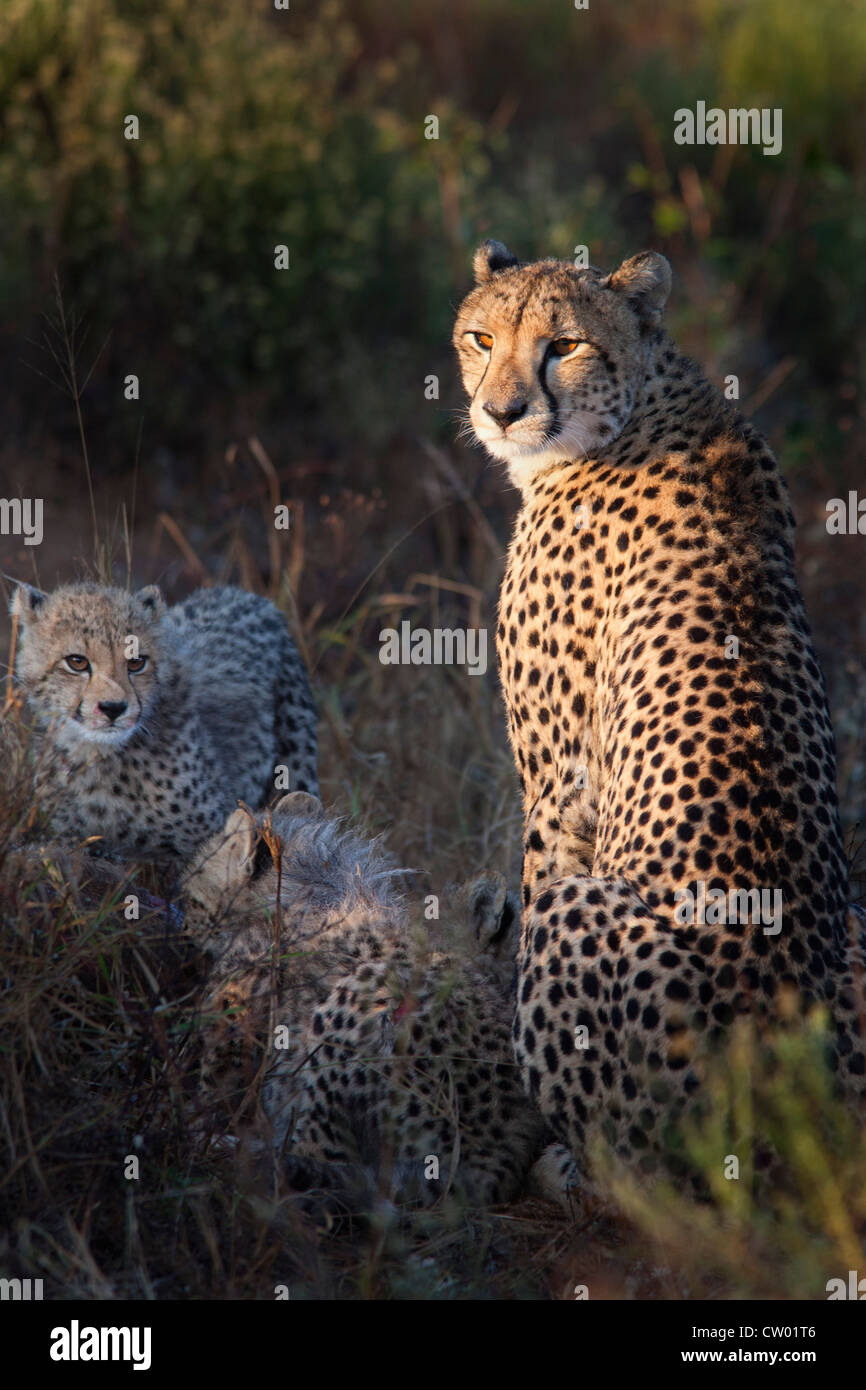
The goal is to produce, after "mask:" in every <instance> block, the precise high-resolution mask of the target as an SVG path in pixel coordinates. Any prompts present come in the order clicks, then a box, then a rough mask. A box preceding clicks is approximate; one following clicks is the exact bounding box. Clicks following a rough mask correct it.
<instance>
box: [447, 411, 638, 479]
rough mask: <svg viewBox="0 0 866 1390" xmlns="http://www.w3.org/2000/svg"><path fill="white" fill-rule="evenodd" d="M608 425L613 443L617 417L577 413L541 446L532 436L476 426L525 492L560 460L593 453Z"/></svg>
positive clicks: (606, 441)
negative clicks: (517, 436)
mask: <svg viewBox="0 0 866 1390" xmlns="http://www.w3.org/2000/svg"><path fill="white" fill-rule="evenodd" d="M474 423H475V422H474V421H473V425H474ZM605 426H607V427H609V428H610V429H611V432H610V433H609V434H607V435H606V436H605V439H604V442H605V443H606V444H609V443H610V442H611V441H612V440H613V439H614V438H615V434H614V432H613V431H614V430H615V431H616V433H619V429H618V428H617V425H616V424H615V423H614V421H613V420H611V419H610V418H609V417H608V418H605V417H601V418H600V417H599V416H598V415H591V414H589V413H585V414H583V415H576V416H573V417H572V418H571V419H570V420H569V422H568V424H567V425H566V426H565V428H564V429H563V430H562V431H561V433H560V434H558V435H557V436H556V438H555V439H554V440H552V441H551V442H550V444H548V445H547V446H544V445H542V447H540V448H537V447H535V446H534V445H533V444H532V442H531V441H529V440H527V441H526V442H525V443H521V442H520V440H519V439H515V438H511V437H510V436H505V435H502V434H494V433H493V432H492V431H491V430H489V429H487V428H486V427H485V426H482V428H480V429H479V428H477V427H476V430H475V433H476V437H477V438H478V440H479V441H480V443H482V444H483V445H484V447H485V449H486V450H487V452H488V453H489V454H492V456H493V457H494V458H495V459H499V460H501V462H503V463H507V464H508V475H509V477H510V479H511V481H512V483H513V484H514V486H515V487H518V488H520V490H521V491H522V492H523V491H525V490H526V488H528V487H529V486H530V485H531V484H532V483H533V481H534V480H535V479H536V478H537V477H538V475H539V474H540V473H546V472H547V471H548V469H551V468H556V467H557V465H558V464H562V463H571V462H572V461H573V460H575V459H584V458H590V457H592V453H593V451H594V450H595V449H597V448H598V447H599V446H600V444H601V442H602V441H601V439H600V437H599V436H600V433H601V431H602V430H603V429H604V427H605Z"/></svg>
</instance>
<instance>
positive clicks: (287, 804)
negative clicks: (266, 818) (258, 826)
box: [273, 792, 325, 820]
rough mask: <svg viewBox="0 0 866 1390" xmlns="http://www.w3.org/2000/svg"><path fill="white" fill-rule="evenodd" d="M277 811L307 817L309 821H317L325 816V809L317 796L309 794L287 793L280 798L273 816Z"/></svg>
mask: <svg viewBox="0 0 866 1390" xmlns="http://www.w3.org/2000/svg"><path fill="white" fill-rule="evenodd" d="M277 811H280V812H282V813H283V814H284V815H290V816H307V817H309V818H310V819H315V820H318V819H319V817H320V816H323V815H324V814H325V808H324V807H323V805H322V803H321V801H320V800H319V798H318V797H317V796H313V794H312V793H311V792H287V793H286V795H285V796H281V797H280V799H279V801H278V802H277V804H276V806H275V807H274V811H273V813H274V815H276V813H277Z"/></svg>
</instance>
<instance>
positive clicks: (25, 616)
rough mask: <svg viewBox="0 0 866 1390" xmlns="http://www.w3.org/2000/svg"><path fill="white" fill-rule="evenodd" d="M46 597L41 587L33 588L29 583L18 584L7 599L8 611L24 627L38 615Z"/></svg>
mask: <svg viewBox="0 0 866 1390" xmlns="http://www.w3.org/2000/svg"><path fill="white" fill-rule="evenodd" d="M47 597H48V595H47V594H43V593H42V591H41V589H34V588H32V587H31V585H29V584H19V585H18V586H17V588H16V589H15V592H14V593H13V595H12V597H11V599H10V600H9V612H10V613H11V614H12V617H13V618H17V619H18V623H19V626H20V627H24V626H26V624H27V623H28V622H32V620H33V619H34V618H36V617H38V615H39V610H40V609H41V608H42V607H43V605H44V603H45V600H46V598H47Z"/></svg>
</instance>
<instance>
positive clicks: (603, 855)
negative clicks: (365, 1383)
mask: <svg viewBox="0 0 866 1390" xmlns="http://www.w3.org/2000/svg"><path fill="white" fill-rule="evenodd" d="M474 265H475V274H476V287H475V288H474V289H473V290H472V291H471V292H470V294H469V295H468V296H467V298H466V299H465V300H464V302H463V304H462V305H461V307H460V310H459V313H458V317H457V322H456V327H455V331H454V343H455V347H456V349H457V352H458V354H459V359H460V365H461V369H462V375H463V381H464V384H465V387H466V390H467V392H468V393H469V395H470V397H471V405H470V409H469V417H470V420H471V422H472V425H473V427H474V430H475V433H476V435H477V437H478V439H479V440H481V441H482V442H483V443H484V444H485V445H486V447H487V449H488V450H489V452H490V453H491V454H493V456H494V457H496V458H499V459H502V460H504V461H505V462H506V463H507V465H508V468H509V471H510V475H511V478H512V480H513V482H514V483H515V484H516V485H517V486H518V487H519V488H520V490H521V493H522V507H521V510H520V512H519V515H518V517H517V521H516V525H515V529H514V535H513V539H512V543H511V548H510V551H509V556H508V565H507V571H506V574H505V578H504V582H503V586H502V592H501V599H500V609H499V623H498V653H499V662H500V670H501V679H502V684H503V688H504V694H505V703H506V707H507V714H508V725H509V733H510V739H511V743H512V746H513V750H514V754H515V757H516V761H517V766H518V771H519V774H520V779H521V783H522V788H523V803H524V814H525V839H524V863H523V903H524V917H523V930H522V938H521V945H520V951H519V956H518V976H519V979H518V1001H517V1008H516V1016H515V1021H514V1042H515V1048H516V1052H517V1057H518V1060H519V1063H520V1066H521V1069H522V1073H523V1076H524V1080H525V1084H526V1086H527V1088H528V1091H529V1093H530V1095H531V1096H533V1097H534V1098H536V1099H537V1101H538V1103H539V1104H540V1106H541V1109H542V1111H543V1112H544V1114H545V1116H546V1118H547V1120H548V1121H549V1123H550V1125H551V1127H552V1129H553V1131H554V1133H555V1135H556V1136H557V1137H558V1138H559V1139H560V1140H561V1141H562V1144H563V1145H564V1146H565V1149H567V1150H568V1151H570V1153H571V1154H573V1155H575V1156H576V1157H577V1159H578V1167H577V1170H574V1169H569V1165H568V1162H567V1160H565V1159H564V1158H563V1161H562V1163H561V1164H560V1163H559V1159H560V1158H562V1157H563V1154H564V1152H565V1149H558V1150H556V1151H555V1152H554V1153H553V1154H549V1155H548V1156H547V1159H546V1162H545V1164H544V1165H543V1166H542V1169H541V1170H540V1171H539V1173H538V1177H539V1179H540V1180H541V1181H542V1182H545V1181H547V1182H550V1181H551V1179H553V1180H556V1181H558V1180H559V1178H560V1175H561V1176H562V1178H563V1179H565V1176H566V1174H568V1180H569V1181H573V1180H574V1179H575V1176H576V1173H579V1171H580V1159H581V1158H584V1159H585V1155H586V1152H587V1147H588V1145H589V1143H590V1140H591V1139H592V1138H593V1137H594V1136H595V1135H596V1134H597V1133H599V1132H600V1133H603V1134H604V1135H605V1136H606V1138H607V1139H608V1141H609V1142H610V1143H611V1145H612V1147H613V1149H614V1151H615V1153H616V1154H617V1155H618V1156H619V1157H620V1159H622V1160H623V1161H625V1162H626V1163H627V1164H629V1165H630V1166H631V1167H632V1168H633V1169H636V1170H637V1171H638V1172H641V1173H645V1174H651V1173H653V1172H655V1171H656V1170H657V1169H658V1167H659V1161H660V1156H661V1154H662V1153H663V1152H664V1148H665V1145H664V1130H665V1128H666V1126H667V1124H668V1122H669V1121H670V1120H671V1118H673V1117H675V1116H676V1115H677V1114H678V1113H679V1112H680V1111H681V1109H682V1108H683V1106H684V1105H685V1104H686V1102H687V1098H688V1097H689V1096H690V1094H691V1093H692V1092H693V1091H694V1090H696V1088H697V1087H698V1086H699V1081H700V1066H699V1058H698V1053H699V1048H700V1043H701V1040H702V1039H707V1040H712V1039H715V1038H716V1037H717V1036H718V1035H719V1033H720V1031H721V1030H722V1029H724V1028H725V1027H726V1026H727V1025H728V1024H730V1022H731V1021H732V1020H733V1019H734V1018H735V1016H736V1015H738V1014H740V1013H744V1012H748V1011H752V1010H754V1011H757V1012H760V1013H763V1014H764V1015H768V1014H772V1013H773V1012H774V1011H775V1010H776V1009H777V1005H778V1001H779V999H780V997H781V995H782V994H783V993H784V990H783V986H785V985H790V986H794V987H795V988H796V989H797V990H798V991H799V992H800V996H801V997H802V998H804V999H806V1000H820V1001H822V1002H824V1003H825V1004H826V1005H827V1006H828V1008H829V1011H830V1015H831V1019H832V1027H833V1030H834V1034H835V1051H836V1062H837V1066H838V1071H839V1074H840V1080H841V1082H842V1083H843V1085H844V1087H845V1088H846V1089H847V1091H848V1092H849V1094H853V1095H854V1096H857V1097H858V1098H860V1099H861V1100H862V1098H863V1095H864V1090H866V1075H864V1072H866V1063H864V1042H863V1036H862V1031H861V1027H860V1019H861V1015H862V1012H863V1009H864V994H863V986H862V970H863V962H864V948H866V931H864V919H863V917H862V916H861V915H860V914H859V912H857V911H856V910H848V908H847V903H848V875H847V866H846V861H845V855H844V852H843V846H842V838H841V833H840V827H839V816H838V808H837V793H836V768H835V751H834V739H833V732H832V728H831V724H830V719H829V715H828V710H827V702H826V697H825V691H824V682H823V678H822V674H821V671H820V669H819V666H818V662H817V660H816V657H815V652H814V649H813V646H812V641H811V637H810V633H809V628H808V624H807V621H806V616H805V612H804V607H803V600H802V598H801V595H800V591H799V588H798V585H797V580H796V577H795V573H794V549H793V531H794V520H793V516H792V513H791V509H790V506H789V503H788V497H787V491H786V487H785V484H784V482H783V480H782V478H781V477H780V474H779V471H778V468H777V465H776V462H775V459H774V457H773V455H772V453H771V452H770V449H769V448H768V446H767V444H766V442H765V441H764V439H763V438H762V437H761V435H760V434H759V433H758V431H757V430H756V429H755V427H754V426H753V425H752V424H751V423H750V422H749V421H748V420H746V419H744V418H743V417H742V416H741V415H740V414H739V413H738V411H737V410H736V408H735V407H734V406H733V405H732V404H730V403H729V402H728V401H726V400H725V399H724V398H723V397H722V395H721V393H720V392H719V391H718V390H717V388H716V387H715V386H714V385H713V384H712V383H711V382H710V381H708V380H707V379H706V378H705V376H704V375H703V374H702V372H701V370H700V368H699V367H698V366H696V365H695V364H694V363H693V362H691V361H689V360H688V359H687V358H685V357H684V356H683V355H682V354H681V353H680V352H679V351H678V350H677V348H676V347H675V345H674V344H673V342H672V341H671V339H670V338H669V337H668V336H667V334H666V333H665V331H664V329H663V328H662V316H663V311H664V307H665V303H666V301H667V298H668V293H669V290H670V284H671V275H670V268H669V266H668V263H667V261H666V260H665V259H664V257H662V256H661V255H658V254H656V253H653V252H644V253H642V254H640V255H638V256H635V257H633V258H632V259H631V260H627V261H626V262H625V263H624V264H623V265H621V266H620V267H619V269H618V270H616V271H614V272H613V273H612V274H607V275H606V274H603V273H602V272H601V271H599V270H596V269H592V268H587V269H576V268H575V267H573V266H572V265H570V264H568V263H563V262H559V261H555V260H543V261H539V262H535V263H531V264H520V263H519V262H518V261H517V260H516V258H515V257H514V256H513V255H512V254H511V253H510V252H509V251H508V250H507V249H506V248H505V247H504V246H503V245H502V244H501V243H498V242H492V241H489V242H486V243H484V245H483V246H481V247H480V248H479V250H478V251H477V252H476V255H475V263H474ZM761 892H763V893H764V894H766V897H764V898H761V897H760V896H756V895H759V894H760V893H761ZM767 904H772V905H773V906H772V907H771V909H770V910H769V911H763V912H762V911H760V910H759V909H760V908H761V907H762V906H765V905H767ZM726 918H728V919H730V920H726ZM756 918H757V920H755V919H756Z"/></svg>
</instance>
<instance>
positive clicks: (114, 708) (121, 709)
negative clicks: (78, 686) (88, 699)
mask: <svg viewBox="0 0 866 1390" xmlns="http://www.w3.org/2000/svg"><path fill="white" fill-rule="evenodd" d="M99 708H100V709H101V710H102V713H103V714H104V715H105V716H106V718H107V719H110V720H111V723H112V724H113V723H114V721H115V719H119V718H120V716H121V715H122V714H126V711H127V709H128V708H129V706H128V704H127V703H126V701H125V700H100V702H99Z"/></svg>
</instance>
